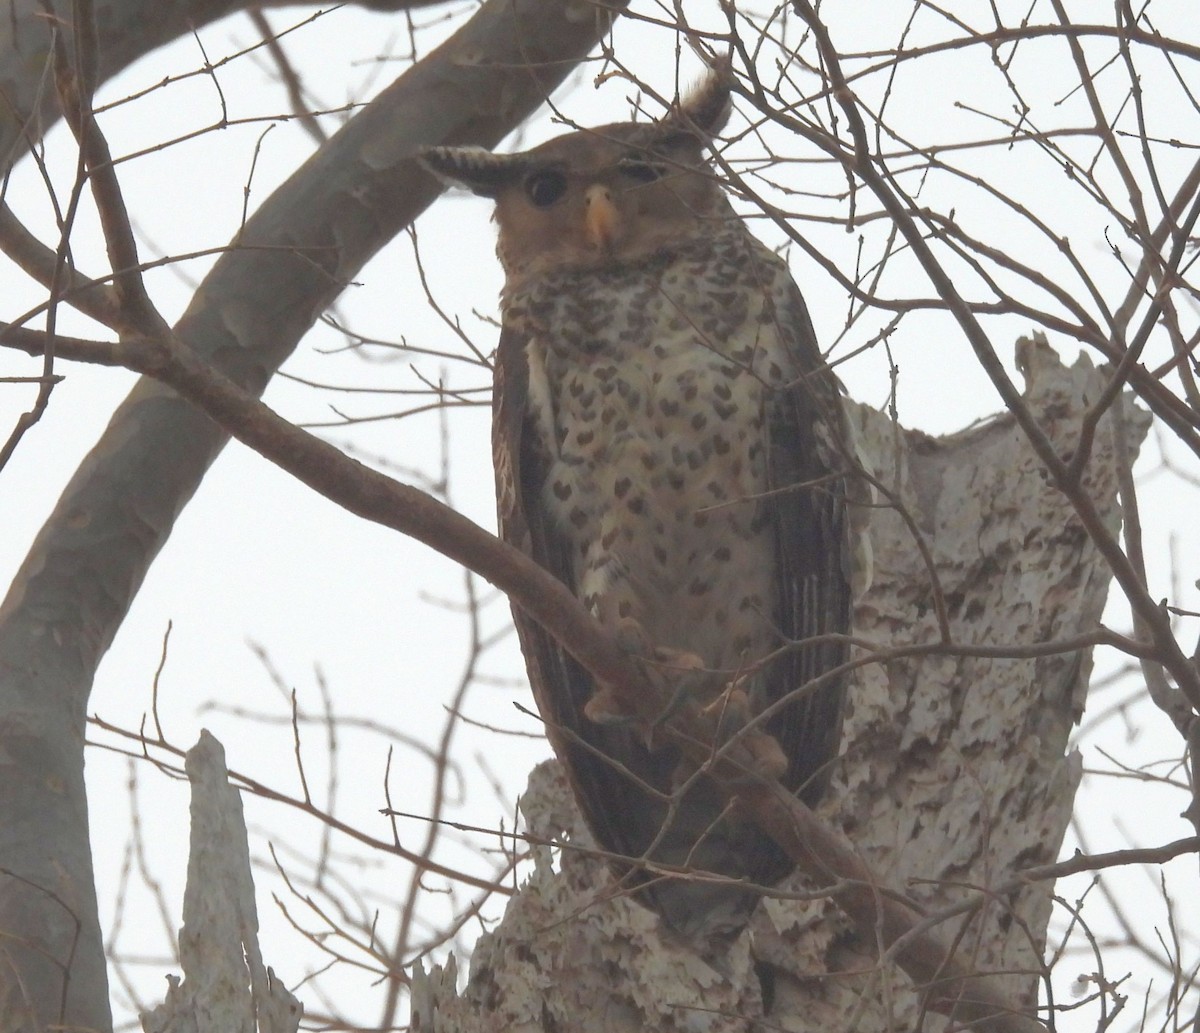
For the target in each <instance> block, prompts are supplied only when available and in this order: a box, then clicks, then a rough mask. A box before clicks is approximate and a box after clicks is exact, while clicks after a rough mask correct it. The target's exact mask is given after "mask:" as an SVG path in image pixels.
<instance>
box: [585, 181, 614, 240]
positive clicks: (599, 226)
mask: <svg viewBox="0 0 1200 1033" xmlns="http://www.w3.org/2000/svg"><path fill="white" fill-rule="evenodd" d="M583 203H584V205H585V206H586V209H587V211H586V212H585V213H584V225H585V226H586V228H587V235H588V240H589V241H590V242H591V243H592V246H593V247H597V248H600V249H601V250H604V251H607V250H608V249H609V248H611V247H612V243H613V240H614V239H615V238H616V236H617V230H618V229H619V227H620V222H621V214H620V212H618V211H617V206H616V205H615V204H613V199H612V191H611V190H609V188H608V187H606V186H602V185H601V184H599V183H596V184H595V185H593V186H590V187H588V188H587V190H586V191H584V195H583Z"/></svg>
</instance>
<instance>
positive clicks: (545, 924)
mask: <svg viewBox="0 0 1200 1033" xmlns="http://www.w3.org/2000/svg"><path fill="white" fill-rule="evenodd" d="M1018 363H1019V365H1020V366H1021V368H1022V369H1023V370H1024V371H1025V377H1026V388H1025V395H1024V401H1025V403H1026V405H1027V406H1028V407H1029V409H1030V411H1031V412H1032V413H1033V414H1034V416H1035V417H1036V418H1037V419H1038V422H1039V423H1040V424H1041V426H1042V428H1043V430H1044V431H1045V432H1046V434H1047V435H1049V436H1050V438H1051V440H1052V441H1054V442H1055V444H1056V445H1057V446H1059V447H1061V448H1062V449H1063V450H1064V451H1065V450H1067V449H1069V448H1071V447H1073V445H1074V443H1075V442H1076V440H1077V435H1078V430H1079V422H1080V418H1081V416H1082V414H1083V413H1084V412H1085V411H1086V409H1087V407H1088V406H1089V405H1090V404H1092V403H1094V402H1095V400H1096V399H1097V398H1098V397H1099V396H1100V394H1101V392H1102V391H1103V389H1104V386H1105V384H1106V379H1107V378H1106V376H1105V375H1104V373H1103V372H1102V371H1097V370H1095V369H1093V368H1092V367H1091V365H1090V363H1089V362H1087V360H1086V359H1080V360H1079V362H1078V363H1077V364H1076V365H1075V366H1074V367H1073V368H1071V369H1067V368H1064V367H1063V366H1062V365H1060V364H1059V362H1058V359H1057V357H1056V356H1055V354H1054V352H1053V351H1051V349H1050V348H1049V346H1048V345H1047V344H1046V342H1045V339H1044V338H1041V337H1039V338H1037V339H1035V340H1028V339H1026V340H1022V341H1021V342H1020V343H1019V344H1018ZM1125 408H1126V411H1127V412H1129V416H1128V417H1127V425H1126V427H1125V429H1124V433H1125V435H1126V439H1127V440H1128V442H1129V445H1130V447H1131V450H1134V451H1136V447H1137V445H1138V444H1139V443H1140V441H1141V440H1142V438H1143V437H1144V435H1145V433H1146V431H1147V429H1148V426H1149V417H1148V416H1147V415H1146V414H1145V413H1143V412H1142V411H1140V410H1132V407H1130V406H1126V407H1125ZM852 412H853V414H854V416H855V420H856V423H857V428H858V431H859V435H860V448H861V452H862V455H863V457H864V465H866V467H867V468H868V469H869V470H872V471H873V472H874V473H875V476H876V477H877V479H878V481H879V485H880V491H881V495H880V499H879V506H878V508H876V509H874V511H873V512H872V514H871V518H870V527H869V532H868V535H867V540H868V541H869V546H870V547H869V549H863V550H861V555H860V564H859V565H860V568H861V569H860V573H861V574H867V569H868V567H869V568H870V571H871V573H870V575H869V578H870V579H869V583H866V582H867V579H866V578H865V577H864V584H863V585H861V586H860V595H859V598H858V603H857V606H856V609H855V625H856V627H855V635H856V637H857V638H858V639H860V640H868V641H869V642H870V643H872V644H873V648H872V649H870V650H868V649H867V648H865V647H860V648H859V649H858V651H857V659H858V660H859V661H861V663H862V666H861V667H859V668H858V670H857V673H856V677H855V679H854V682H853V685H852V687H851V690H850V701H849V709H848V714H847V722H846V730H845V740H844V752H843V755H842V758H841V763H840V767H839V770H838V771H837V773H836V774H835V776H834V784H833V787H832V789H831V791H830V793H829V798H828V799H827V801H826V804H825V805H824V806H823V807H822V809H821V814H822V816H823V817H824V818H825V820H826V821H828V822H829V823H830V824H831V825H833V826H834V827H835V828H839V829H841V830H842V831H843V833H844V834H845V835H846V837H847V838H848V839H849V840H850V841H851V842H852V843H853V844H854V846H855V848H856V849H857V851H858V853H859V855H860V856H861V858H862V859H863V860H864V861H866V863H867V864H868V865H869V866H870V867H871V869H872V870H873V872H874V874H875V876H876V878H877V880H878V883H877V885H878V886H879V888H880V889H881V890H891V891H896V892H899V893H901V894H904V895H905V896H906V897H907V898H908V899H910V900H915V901H916V902H917V903H918V904H919V905H921V906H922V907H923V909H924V912H925V913H926V914H932V913H935V912H938V911H941V910H943V909H947V910H950V911H952V913H950V914H948V915H947V916H946V917H945V919H944V920H943V921H942V922H941V923H940V924H939V925H937V926H935V930H936V931H937V933H938V934H939V935H940V937H941V939H942V941H943V942H945V943H947V944H949V943H953V944H954V945H955V953H956V956H957V961H958V963H959V964H960V965H962V966H963V967H965V968H966V969H968V970H970V971H973V972H976V973H979V974H981V975H982V976H983V977H984V978H983V979H982V980H981V981H980V982H981V985H986V986H987V987H988V988H989V990H990V991H991V993H992V995H993V996H995V997H1000V998H1002V999H1005V1000H1007V1001H1008V1002H1009V1003H1010V1004H1011V1006H1012V1007H1013V1008H1015V1009H1020V1010H1023V1011H1026V1012H1028V1013H1032V1010H1033V1008H1034V1006H1035V1004H1036V1001H1037V994H1038V987H1039V976H1040V974H1041V973H1042V972H1043V962H1042V957H1043V948H1044V946H1045V936H1046V928H1047V923H1048V921H1049V918H1050V910H1051V893H1052V890H1053V884H1052V883H1049V882H1044V881H1043V882H1032V881H1031V882H1023V881H1020V880H1019V879H1016V878H1015V877H1016V876H1018V874H1019V873H1020V872H1021V870H1022V869H1025V868H1028V867H1030V866H1033V865H1038V864H1044V863H1047V862H1050V861H1053V860H1054V859H1055V857H1056V855H1057V852H1058V850H1059V847H1060V845H1061V843H1062V837H1063V833H1064V831H1065V829H1066V826H1067V822H1068V820H1069V819H1070V815H1071V809H1072V802H1073V799H1074V795H1075V788H1076V786H1077V784H1078V781H1079V777H1080V773H1081V768H1080V762H1079V758H1078V756H1077V755H1075V754H1074V753H1070V752H1068V751H1067V740H1068V735H1069V734H1070V731H1071V728H1072V727H1073V725H1074V723H1075V722H1076V720H1077V719H1078V717H1079V715H1080V713H1081V712H1082V709H1083V704H1084V696H1085V693H1086V690H1087V683H1088V674H1089V672H1090V668H1091V650H1090V649H1089V648H1079V647H1078V644H1075V645H1074V646H1073V647H1071V648H1063V649H1058V650H1055V649H1053V648H1051V649H1047V650H1045V651H1044V655H1040V656H1030V655H1028V654H1029V653H1030V651H1031V650H1030V648H1029V647H1031V646H1035V645H1037V644H1041V643H1055V642H1064V641H1066V640H1069V639H1072V638H1074V637H1076V636H1080V635H1086V634H1087V633H1089V632H1093V631H1095V630H1096V629H1097V628H1098V626H1099V620H1100V613H1101V610H1102V608H1103V606H1104V601H1105V597H1106V595H1107V592H1108V584H1109V571H1108V568H1107V565H1106V564H1105V562H1104V560H1103V558H1102V557H1101V556H1100V555H1099V553H1098V552H1097V551H1096V549H1095V547H1094V546H1093V545H1092V543H1091V540H1090V539H1089V537H1088V535H1087V534H1086V532H1085V531H1084V529H1083V527H1082V526H1081V525H1080V524H1079V521H1078V519H1077V518H1076V517H1075V514H1074V510H1073V508H1072V506H1071V504H1070V502H1069V501H1068V500H1067V499H1066V498H1065V497H1064V496H1063V495H1062V494H1061V493H1060V492H1059V491H1058V490H1057V489H1055V488H1054V487H1052V486H1050V485H1049V484H1048V482H1047V478H1046V477H1045V475H1044V473H1043V470H1042V466H1041V464H1040V463H1039V461H1038V460H1037V458H1036V456H1035V454H1034V452H1033V450H1032V449H1031V447H1030V445H1029V443H1028V441H1027V439H1026V438H1025V436H1024V434H1023V433H1022V432H1021V430H1020V429H1019V428H1018V427H1017V425H1016V422H1015V421H1014V419H1013V418H1012V417H1011V416H1010V415H1007V414H1005V415H1002V416H999V417H996V418H995V419H993V420H991V421H989V422H987V423H985V424H982V425H980V426H977V427H974V428H972V429H970V430H967V431H963V432H962V433H959V434H955V435H952V436H949V437H946V438H941V439H933V438H930V437H928V436H927V435H925V434H921V433H917V432H911V431H905V430H903V429H902V428H900V427H898V426H896V425H895V424H894V423H892V422H891V421H890V420H889V419H888V418H887V417H886V416H885V415H883V414H882V413H879V412H877V411H875V410H873V409H869V408H867V407H865V406H857V407H853V409H852ZM1113 435H1114V418H1113V416H1112V415H1111V411H1110V415H1108V416H1105V418H1104V420H1103V421H1102V422H1101V424H1100V430H1099V433H1098V435H1097V441H1096V447H1095V450H1094V453H1093V456H1092V460H1091V462H1090V463H1089V464H1088V467H1087V471H1086V474H1085V476H1084V482H1083V486H1082V487H1083V490H1085V491H1087V492H1088V493H1089V495H1090V496H1091V498H1092V499H1093V500H1094V501H1095V503H1096V505H1097V506H1098V508H1099V509H1100V511H1101V512H1102V513H1103V514H1104V515H1105V517H1106V520H1107V522H1108V526H1109V529H1110V531H1112V532H1114V533H1115V531H1116V529H1117V527H1118V525H1119V515H1118V506H1117V501H1116V498H1117V480H1116V472H1115V470H1116V464H1115V459H1114V451H1113V449H1114V437H1113ZM902 513H903V515H902ZM905 517H907V518H908V519H907V521H906V519H905ZM916 534H919V535H920V538H921V540H922V542H923V546H924V548H925V549H926V550H927V551H928V554H929V556H930V557H931V559H932V567H933V573H934V574H935V575H936V582H935V578H934V577H932V576H931V572H930V569H929V567H928V566H927V565H926V561H925V560H924V559H923V557H922V549H921V548H920V547H918V545H917V539H916V537H915V535H916ZM939 597H940V598H939ZM939 606H942V607H944V613H945V616H946V618H947V621H948V626H949V631H950V642H952V643H953V645H954V647H957V648H945V647H942V646H940V645H939V642H940V641H941V635H940V634H939V623H938V614H937V611H938V608H939ZM908 646H917V647H925V648H924V649H921V648H918V649H917V650H915V651H914V652H909V653H907V654H906V655H904V656H898V655H891V656H889V655H888V651H889V650H897V649H900V648H902V647H908ZM970 647H985V648H984V649H977V650H975V652H976V653H979V652H987V651H988V650H987V648H986V647H996V649H995V652H998V653H1001V654H1003V653H1005V652H1008V653H1010V654H1021V653H1022V652H1024V654H1025V655H1024V657H1023V658H1020V657H1018V656H1013V657H1011V658H1002V657H996V656H991V657H988V656H978V655H976V656H969V655H963V654H964V653H970V652H971V649H970ZM1005 647H1010V648H1007V649H1006V648H1005ZM521 807H522V811H523V813H524V814H525V818H526V825H527V829H528V831H529V832H530V833H531V834H532V835H533V836H535V837H540V838H541V839H542V840H550V839H557V838H559V837H560V836H561V835H563V834H564V833H565V835H566V837H567V840H568V843H569V845H568V846H567V847H564V848H563V849H562V850H561V852H560V853H557V854H556V853H554V852H552V851H551V850H550V849H549V848H548V847H546V846H534V847H533V848H532V850H533V859H534V864H535V870H534V873H533V875H532V876H531V877H530V879H529V881H528V883H527V884H526V885H525V887H524V888H523V890H522V891H521V892H520V893H519V894H518V895H517V896H516V897H514V898H513V900H512V901H511V902H510V904H509V907H508V910H507V913H506V915H505V918H504V920H503V922H502V923H501V925H500V926H499V927H498V928H497V929H496V930H495V931H494V932H491V933H488V934H485V935H484V936H483V937H482V938H481V939H480V941H479V943H478V945H477V946H476V949H475V952H474V954H473V955H472V958H471V978H470V981H469V983H468V985H467V987H466V989H465V991H464V992H463V994H462V995H461V996H457V995H456V993H455V991H454V987H453V985H452V981H451V980H447V979H446V978H444V977H443V976H442V974H441V972H440V971H436V972H434V973H433V974H431V975H429V976H426V975H424V974H423V973H421V972H418V973H417V976H416V978H415V980H414V990H413V1001H414V1028H420V1029H422V1030H424V1031H425V1033H429V1031H430V1030H436V1031H438V1033H472V1031H476V1030H478V1031H485V1030H495V1029H504V1030H507V1031H510V1033H517V1031H526V1030H528V1031H530V1033H533V1031H537V1033H543V1031H545V1030H555V1029H559V1030H568V1029H586V1030H589V1031H592V1033H625V1031H629V1033H632V1031H635V1030H638V1031H640V1030H644V1029H654V1030H659V1031H672V1030H680V1031H682V1030H696V1029H703V1030H705V1031H706V1033H726V1031H729V1033H732V1031H735V1030H736V1031H745V1030H747V1029H749V1028H751V1025H750V1024H751V1021H752V1020H754V1019H762V1018H764V1017H765V1018H766V1021H767V1022H768V1023H770V1024H771V1025H770V1026H769V1027H768V1026H766V1025H764V1026H757V1027H753V1028H772V1029H788V1030H801V1031H810V1030H811V1031H818V1030H819V1031H826V1030H835V1029H858V1030H864V1031H870V1033H881V1031H883V1030H888V1029H911V1028H916V1026H917V1025H918V1022H919V1021H923V1022H924V1026H923V1028H930V1023H931V1022H932V1023H938V1024H939V1026H938V1028H940V1025H941V1024H944V1020H942V1019H940V1017H938V1016H930V1015H928V1014H926V1015H925V1016H924V1018H923V1020H921V1019H920V1013H921V1012H922V1010H923V1004H927V1003H928V1001H926V1000H923V997H922V994H921V993H919V992H914V990H916V991H920V990H922V989H925V988H921V987H917V988H914V987H913V986H912V983H911V981H909V980H908V979H907V978H906V977H905V976H904V975H903V973H902V972H901V971H900V969H899V968H898V967H897V966H896V965H895V964H893V963H892V962H891V961H884V962H881V961H880V952H879V950H878V949H877V947H876V943H875V940H874V937H873V936H871V935H866V934H864V932H863V930H861V929H859V928H856V927H855V926H854V925H853V924H852V923H851V922H850V921H849V920H848V919H847V918H846V916H845V915H843V914H842V913H841V912H840V911H839V910H838V909H837V908H836V907H835V906H834V905H833V904H832V903H831V902H830V901H829V900H828V897H827V895H825V894H822V893H820V892H819V887H818V886H816V885H815V884H813V883H812V882H811V880H805V879H802V878H800V877H793V878H792V879H791V880H790V881H788V882H786V883H785V884H784V885H783V886H782V887H781V890H782V891H783V893H784V894H786V893H787V892H788V891H795V892H796V894H798V896H797V897H796V899H784V897H783V896H781V897H780V898H777V899H768V900H767V901H765V903H764V904H763V905H762V906H761V907H760V909H759V911H758V913H757V914H756V916H755V921H754V924H753V925H752V927H751V931H750V933H749V934H748V935H744V936H743V937H742V938H741V940H740V941H739V942H738V943H737V944H736V945H735V947H734V948H733V950H731V952H730V954H729V956H728V957H727V958H726V959H725V964H724V966H723V970H722V971H716V970H714V969H713V968H710V967H709V966H708V965H706V964H705V963H704V962H703V961H702V960H701V959H700V958H698V957H697V956H696V955H695V954H694V953H693V952H691V951H689V950H688V949H687V948H686V947H685V946H683V945H680V944H675V943H672V942H670V941H668V940H666V939H663V938H662V937H660V936H659V933H658V930H657V928H656V921H655V918H654V916H653V915H652V914H651V913H650V912H649V911H647V910H646V909H645V908H643V907H641V906H639V905H638V904H636V903H634V902H633V900H631V899H629V898H628V896H624V895H621V894H620V891H619V890H618V889H616V887H615V885H614V882H613V879H612V877H611V875H610V873H609V870H608V868H607V866H606V865H605V863H604V862H603V861H602V860H599V859H597V858H596V857H594V856H591V855H589V854H587V853H586V852H581V851H579V850H577V849H572V848H573V847H576V848H577V847H588V846H591V843H590V840H589V838H588V836H587V833H586V831H585V830H584V829H583V827H582V825H581V822H580V820H579V818H578V815H577V813H576V811H575V808H574V804H573V801H572V800H571V798H570V795H569V792H568V790H567V788H566V785H565V782H564V780H563V779H562V778H560V777H559V774H558V770H557V767H556V765H554V764H553V763H548V764H547V765H544V766H543V767H541V768H539V769H538V770H537V771H535V772H534V775H533V777H532V778H531V780H530V786H529V790H528V792H527V794H526V795H525V797H524V798H523V800H522V804H521ZM813 891H818V892H815V893H814V892H813ZM805 896H808V897H809V899H803V898H804V897H805ZM971 900H975V901H977V903H978V906H977V907H975V908H973V909H969V910H967V909H963V910H961V911H954V910H953V909H954V906H955V905H960V904H963V903H964V902H967V901H971ZM931 989H936V988H931ZM418 1022H419V1025H418Z"/></svg>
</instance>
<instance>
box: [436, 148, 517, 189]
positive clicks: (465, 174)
mask: <svg viewBox="0 0 1200 1033" xmlns="http://www.w3.org/2000/svg"><path fill="white" fill-rule="evenodd" d="M417 160H418V161H420V163H421V164H422V165H424V166H425V167H426V168H427V169H428V170H429V171H430V172H432V173H433V174H434V175H435V176H437V177H438V179H440V180H442V182H444V183H447V184H449V185H450V186H460V187H466V189H468V190H470V191H471V192H472V193H475V194H479V195H480V196H481V197H495V196H496V195H497V194H499V193H500V191H501V190H502V189H504V187H505V186H506V185H507V184H508V183H510V182H511V181H512V180H513V179H515V178H516V177H518V176H520V175H521V173H522V172H523V171H524V169H525V162H524V160H523V159H522V158H520V157H519V156H517V155H508V154H493V153H492V152H491V151H489V150H487V149H486V148H483V147H422V148H421V150H420V151H419V152H418V154H417Z"/></svg>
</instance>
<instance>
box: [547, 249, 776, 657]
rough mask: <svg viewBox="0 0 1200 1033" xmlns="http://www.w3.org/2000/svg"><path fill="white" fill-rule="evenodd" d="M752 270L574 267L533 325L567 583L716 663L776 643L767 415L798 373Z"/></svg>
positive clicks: (551, 505)
mask: <svg viewBox="0 0 1200 1033" xmlns="http://www.w3.org/2000/svg"><path fill="white" fill-rule="evenodd" d="M754 266H755V264H754V263H741V265H740V267H739V266H738V264H737V263H735V262H732V261H730V262H722V261H718V260H716V259H714V257H713V256H712V255H711V254H709V255H704V256H696V255H691V256H687V257H684V258H679V259H676V260H675V261H672V262H664V263H662V264H660V265H658V266H656V267H654V268H651V269H639V270H628V271H623V272H617V271H614V272H612V273H611V274H609V275H605V276H590V277H578V278H576V282H574V283H573V284H570V285H569V289H566V288H567V285H566V284H564V285H563V288H564V289H560V290H557V291H555V292H547V293H546V294H545V295H543V296H542V297H539V298H537V299H536V301H535V303H533V304H531V305H530V307H529V315H530V316H531V319H530V321H529V322H528V323H527V327H529V329H530V332H529V333H528V344H527V358H528V364H529V374H530V376H529V398H528V405H529V407H530V411H531V414H532V415H533V417H534V420H535V423H536V426H537V428H538V432H539V434H540V436H541V437H542V443H543V447H544V450H545V452H546V453H547V454H548V455H549V457H550V463H549V469H548V476H547V478H546V480H545V483H544V485H543V488H542V492H541V499H540V504H541V505H542V506H544V507H545V509H546V510H547V512H548V513H549V514H550V515H551V518H552V520H553V522H554V524H555V526H557V527H558V529H559V530H560V532H561V533H562V535H563V536H564V537H565V539H566V540H567V541H568V542H570V543H571V545H572V546H573V549H572V553H573V566H574V574H575V588H576V591H577V593H578V594H579V596H580V598H581V599H583V601H584V602H585V604H587V605H588V606H589V607H590V608H591V609H592V610H593V612H595V613H596V614H597V615H598V616H599V617H600V618H601V619H602V620H606V621H611V620H614V619H616V618H618V617H626V616H627V617H632V618H634V619H636V620H637V621H638V622H639V623H640V624H641V625H642V627H643V629H644V630H645V631H646V633H647V634H648V635H649V636H650V638H651V639H652V641H654V642H655V643H656V644H658V645H663V646H669V647H673V648H682V649H689V650H692V651H693V652H697V653H699V654H700V655H702V656H704V657H706V658H707V659H709V661H710V662H711V663H712V664H713V665H714V666H725V667H734V666H737V664H738V663H739V662H743V654H744V653H745V652H746V650H748V649H758V648H762V649H764V651H765V648H766V642H767V641H768V639H769V637H770V627H771V612H772V609H773V606H774V593H773V584H772V571H773V570H774V567H775V564H774V562H773V555H774V545H773V540H772V537H771V531H770V528H769V527H768V526H766V524H767V522H766V520H765V517H764V507H763V505H762V502H761V497H762V494H763V492H765V491H766V490H767V488H768V482H767V454H766V450H767V440H766V431H765V418H766V413H767V410H768V407H769V405H770V404H771V394H772V392H773V391H774V390H776V389H778V388H780V387H782V386H783V385H784V384H785V383H786V382H787V381H788V380H789V379H790V378H791V376H792V373H793V363H792V361H791V360H790V358H789V355H788V351H787V347H786V341H785V339H784V338H783V336H782V335H781V333H780V328H779V326H778V324H777V321H776V319H775V315H774V313H775V308H776V306H775V297H774V294H775V288H774V285H773V282H772V281H771V277H770V276H768V277H767V279H766V281H764V275H763V274H764V269H762V268H758V267H754ZM772 268H773V267H771V266H768V267H766V270H765V271H766V272H767V273H770V271H771V269H772Z"/></svg>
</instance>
